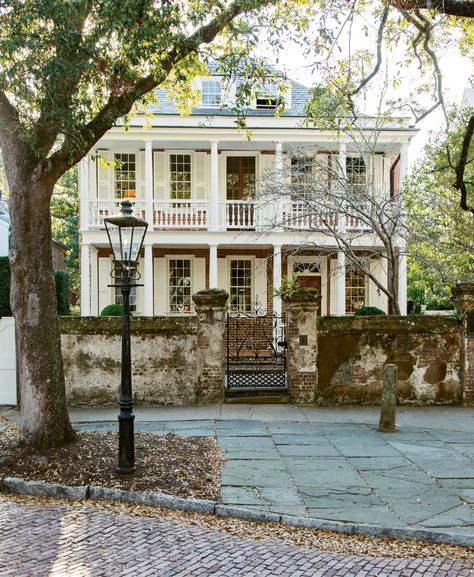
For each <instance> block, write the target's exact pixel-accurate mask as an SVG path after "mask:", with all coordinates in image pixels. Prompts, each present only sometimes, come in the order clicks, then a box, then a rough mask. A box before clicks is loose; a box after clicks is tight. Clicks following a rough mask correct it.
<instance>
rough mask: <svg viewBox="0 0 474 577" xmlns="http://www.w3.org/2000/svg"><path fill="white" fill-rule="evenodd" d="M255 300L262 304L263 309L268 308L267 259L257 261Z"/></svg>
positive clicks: (257, 259)
mask: <svg viewBox="0 0 474 577" xmlns="http://www.w3.org/2000/svg"><path fill="white" fill-rule="evenodd" d="M254 279H255V298H256V299H257V300H258V302H259V303H262V309H264V310H266V308H267V259H266V258H256V259H255V272H254Z"/></svg>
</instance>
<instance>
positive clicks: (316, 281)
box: [298, 274, 321, 315]
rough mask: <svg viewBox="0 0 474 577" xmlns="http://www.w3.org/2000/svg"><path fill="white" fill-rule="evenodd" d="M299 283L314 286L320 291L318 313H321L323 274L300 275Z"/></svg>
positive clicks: (306, 286) (308, 286)
mask: <svg viewBox="0 0 474 577" xmlns="http://www.w3.org/2000/svg"><path fill="white" fill-rule="evenodd" d="M298 283H299V284H300V286H302V287H305V288H312V289H315V290H317V291H318V293H319V298H318V309H317V314H318V315H321V276H313V275H311V276H309V275H304V274H302V275H298Z"/></svg>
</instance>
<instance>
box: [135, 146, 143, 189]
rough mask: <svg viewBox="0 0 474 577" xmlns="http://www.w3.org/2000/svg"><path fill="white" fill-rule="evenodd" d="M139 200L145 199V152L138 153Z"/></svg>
mask: <svg viewBox="0 0 474 577" xmlns="http://www.w3.org/2000/svg"><path fill="white" fill-rule="evenodd" d="M136 179H137V198H145V151H144V150H139V151H138V153H137V175H136Z"/></svg>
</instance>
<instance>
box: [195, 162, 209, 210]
mask: <svg viewBox="0 0 474 577" xmlns="http://www.w3.org/2000/svg"><path fill="white" fill-rule="evenodd" d="M207 156H208V155H207V154H206V153H205V152H195V153H194V171H193V175H192V176H193V177H194V178H193V180H194V182H193V185H194V198H196V199H198V200H201V199H205V198H209V189H208V187H207V186H206V181H207V178H206V175H207Z"/></svg>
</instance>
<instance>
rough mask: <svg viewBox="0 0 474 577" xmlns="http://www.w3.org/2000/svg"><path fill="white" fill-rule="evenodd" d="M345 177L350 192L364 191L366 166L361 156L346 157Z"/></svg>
mask: <svg viewBox="0 0 474 577" xmlns="http://www.w3.org/2000/svg"><path fill="white" fill-rule="evenodd" d="M346 177H347V183H348V188H349V191H350V192H358V191H360V192H365V187H366V186H367V166H366V164H365V161H364V159H363V158H362V156H348V157H347V158H346Z"/></svg>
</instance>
